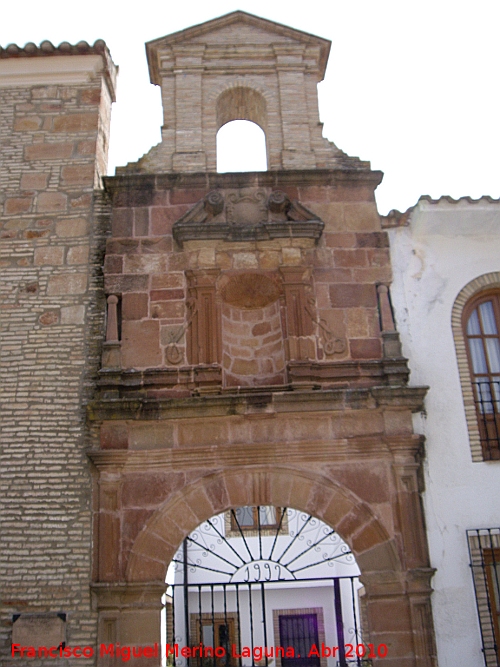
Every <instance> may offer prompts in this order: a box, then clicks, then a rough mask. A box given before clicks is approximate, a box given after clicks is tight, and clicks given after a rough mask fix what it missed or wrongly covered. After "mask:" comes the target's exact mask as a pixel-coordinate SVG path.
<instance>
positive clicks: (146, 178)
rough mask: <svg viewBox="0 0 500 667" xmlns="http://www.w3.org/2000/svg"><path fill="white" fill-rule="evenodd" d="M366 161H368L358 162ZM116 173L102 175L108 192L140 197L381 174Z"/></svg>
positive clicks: (326, 182) (331, 182)
mask: <svg viewBox="0 0 500 667" xmlns="http://www.w3.org/2000/svg"><path fill="white" fill-rule="evenodd" d="M360 164H362V165H363V164H364V165H366V164H368V163H360ZM117 172H118V173H117V175H116V176H105V177H104V179H103V180H104V187H105V189H106V191H107V192H108V193H109V194H110V195H111V196H113V195H115V194H117V193H119V192H124V191H125V192H131V199H133V194H134V191H135V190H137V191H141V192H142V193H143V197H144V196H145V194H146V193H147V192H148V191H151V192H154V191H155V190H156V191H159V190H170V189H173V188H183V189H186V190H189V189H198V190H199V189H206V191H207V192H209V191H210V190H215V189H218V188H249V187H250V188H251V187H270V188H280V187H284V186H291V185H295V186H300V187H308V186H315V185H316V186H335V185H337V186H362V185H365V186H371V187H373V188H374V189H375V188H376V187H377V186H378V185H380V183H381V182H382V178H383V173H382V172H381V171H371V170H370V169H367V168H366V167H365V168H363V169H349V168H341V169H296V170H295V169H288V170H284V169H281V170H279V171H278V170H276V171H261V172H242V173H235V174H231V173H226V174H218V173H216V172H198V173H191V174H190V173H171V174H138V173H130V174H129V173H126V172H121V171H120V169H118V170H117Z"/></svg>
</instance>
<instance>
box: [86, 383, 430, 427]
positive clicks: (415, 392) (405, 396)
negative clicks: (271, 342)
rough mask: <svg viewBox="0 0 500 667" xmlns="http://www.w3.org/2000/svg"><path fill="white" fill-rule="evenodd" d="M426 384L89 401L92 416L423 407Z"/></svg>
mask: <svg viewBox="0 0 500 667" xmlns="http://www.w3.org/2000/svg"><path fill="white" fill-rule="evenodd" d="M426 393H427V387H407V386H406V387H405V386H392V387H391V386H385V387H369V388H339V389H327V390H325V389H323V390H311V391H300V390H297V391H274V392H270V391H268V392H266V390H265V389H264V388H263V389H262V390H261V391H260V392H259V393H255V394H234V393H231V394H225V395H224V394H216V395H213V394H212V395H205V396H192V397H186V398H167V399H165V398H163V399H162V398H101V399H97V400H94V401H92V402H91V403H90V404H89V405H88V417H89V419H90V420H91V421H94V420H115V419H118V420H123V419H131V420H158V419H185V418H189V419H196V418H201V419H203V418H206V417H208V416H210V417H223V416H228V415H248V414H256V413H257V414H262V413H291V412H294V413H298V414H300V413H303V412H323V411H338V410H346V409H351V410H352V409H375V408H377V407H391V408H398V409H401V408H405V409H409V410H411V411H412V412H418V411H420V410H422V409H423V400H424V397H425V394H426Z"/></svg>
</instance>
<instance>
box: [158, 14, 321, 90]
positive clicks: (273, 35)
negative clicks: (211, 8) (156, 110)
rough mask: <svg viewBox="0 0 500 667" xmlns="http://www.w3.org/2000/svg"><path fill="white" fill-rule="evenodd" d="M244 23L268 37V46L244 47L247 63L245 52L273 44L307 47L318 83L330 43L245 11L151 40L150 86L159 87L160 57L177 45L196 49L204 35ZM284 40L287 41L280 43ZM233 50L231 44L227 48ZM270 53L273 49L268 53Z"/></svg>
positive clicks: (249, 45)
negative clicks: (312, 59) (312, 57)
mask: <svg viewBox="0 0 500 667" xmlns="http://www.w3.org/2000/svg"><path fill="white" fill-rule="evenodd" d="M236 23H240V24H247V25H250V26H253V27H255V28H257V29H258V30H259V31H264V32H267V33H268V34H269V42H268V45H263V44H255V45H254V44H244V45H243V46H244V47H246V51H247V52H246V54H245V60H248V50H249V49H254V48H256V49H260V50H262V47H263V46H268V49H269V47H271V45H273V44H274V43H276V42H277V44H278V48H279V47H281V48H282V49H283V48H285V49H286V48H288V49H290V48H294V47H295V48H297V47H299V48H300V47H302V48H304V47H306V49H307V50H309V51H310V50H311V49H312V50H313V51H316V53H315V54H314V56H315V58H314V59H315V61H316V68H317V70H318V73H319V77H318V80H321V79H322V78H323V77H324V74H325V69H326V63H327V61H328V56H329V53H330V47H331V42H330V41H329V40H328V39H324V38H322V37H317V36H316V35H311V34H309V33H306V32H303V31H301V30H296V29H294V28H290V27H289V26H286V25H282V24H281V23H276V22H274V21H269V20H267V19H263V18H260V17H259V16H254V15H253V14H249V13H248V12H243V11H240V10H238V11H235V12H231V13H229V14H225V15H224V16H220V17H219V18H216V19H213V20H212V21H206V22H205V23H201V24H199V25H195V26H192V27H190V28H187V29H186V30H180V31H178V32H175V33H172V34H171V35H167V36H166V37H160V38H159V39H155V40H152V41H151V42H147V44H146V53H147V58H148V63H149V74H150V78H151V83H155V84H157V85H159V84H160V80H161V74H160V72H161V70H162V69H163V67H162V65H163V63H162V62H161V61H162V58H163V57H164V56H165V54H166V53H168V52H169V51H170V50H172V48H173V47H175V48H178V47H179V46H181V45H183V44H185V45H186V46H189V47H194V48H196V47H199V46H201V45H203V42H200V38H202V37H203V36H204V35H208V34H209V33H212V32H217V31H220V30H221V29H223V28H225V27H227V26H231V25H233V24H236ZM283 39H285V40H286V41H284V42H283V41H280V40H283ZM224 46H225V45H224V44H220V45H212V44H210V45H209V48H210V47H212V48H218V49H219V50H220V49H221V47H222V48H223V47H224ZM230 46H231V48H232V45H230ZM271 52H272V50H271Z"/></svg>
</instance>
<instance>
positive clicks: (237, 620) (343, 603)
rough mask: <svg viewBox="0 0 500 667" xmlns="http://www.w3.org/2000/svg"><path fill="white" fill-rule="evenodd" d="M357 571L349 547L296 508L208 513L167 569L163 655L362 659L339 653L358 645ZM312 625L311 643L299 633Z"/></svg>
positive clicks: (309, 665)
mask: <svg viewBox="0 0 500 667" xmlns="http://www.w3.org/2000/svg"><path fill="white" fill-rule="evenodd" d="M358 575H359V570H358V569H357V565H356V562H355V559H354V556H353V554H352V552H351V550H350V549H349V547H348V545H347V544H346V543H345V542H344V541H343V540H342V539H341V538H340V536H339V535H338V534H337V533H336V532H335V530H333V529H332V528H331V527H329V526H327V525H326V524H325V523H323V522H322V521H320V520H319V519H316V518H314V517H312V516H310V515H308V514H306V513H304V512H300V511H298V510H295V509H290V508H275V507H270V506H260V507H259V506H258V507H243V508H236V509H233V510H231V511H230V512H226V513H225V514H220V515H217V516H214V517H212V518H210V519H208V520H207V521H205V522H203V523H202V524H201V525H200V526H198V528H197V529H196V530H195V531H193V532H192V533H191V534H190V535H189V536H188V537H187V538H186V539H185V541H184V542H183V545H182V546H181V548H180V549H179V550H178V551H177V553H176V554H175V556H174V558H173V560H172V564H171V567H170V568H169V575H168V576H167V581H168V583H169V589H168V590H169V592H170V593H171V597H172V604H171V608H170V617H169V619H170V620H169V622H168V623H167V639H166V643H167V652H168V653H169V661H170V663H171V664H173V665H175V666H176V667H181V665H186V664H187V665H189V667H254V666H255V667H264V666H266V667H268V666H270V667H334V666H335V667H336V666H337V665H338V666H339V667H346V666H347V665H350V664H355V665H366V664H369V663H368V662H367V661H366V660H363V658H362V657H355V658H354V659H353V660H350V659H348V658H347V657H346V652H345V646H346V645H349V644H352V645H354V646H355V645H359V644H360V643H361V641H362V640H361V627H360V620H359V619H360V614H359V602H358V590H359V588H360V584H359V580H358ZM292 616H294V617H295V621H292V620H290V619H292ZM299 619H303V620H302V621H300V620H299ZM304 619H307V620H304ZM314 619H315V620H314ZM315 623H316V626H317V627H318V632H319V634H318V637H317V642H315V641H312V638H314V637H315V635H314V633H313V634H311V633H310V632H309V631H308V633H305V631H304V632H303V630H304V628H309V629H311V628H312V627H313V626H314V624H315ZM318 624H319V625H318ZM316 626H314V627H316ZM306 634H307V636H306ZM325 642H326V644H325ZM283 644H285V645H283ZM309 644H311V646H310V648H309V649H308V650H307V654H306V655H302V653H304V650H305V649H304V647H305V646H306V645H309ZM324 645H328V647H329V649H330V654H331V656H332V657H330V658H328V659H327V658H326V657H325V656H324V655H322V646H324ZM300 646H302V647H303V648H302V649H301V651H302V652H299V649H298V647H300ZM186 647H187V648H186ZM332 648H334V649H335V651H334V652H333V654H332ZM316 652H317V655H316ZM292 653H293V655H292Z"/></svg>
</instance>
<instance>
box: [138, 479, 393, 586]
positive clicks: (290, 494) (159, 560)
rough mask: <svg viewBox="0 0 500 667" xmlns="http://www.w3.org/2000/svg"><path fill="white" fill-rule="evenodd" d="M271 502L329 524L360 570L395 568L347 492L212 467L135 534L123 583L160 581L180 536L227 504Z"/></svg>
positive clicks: (377, 530) (389, 546)
mask: <svg viewBox="0 0 500 667" xmlns="http://www.w3.org/2000/svg"><path fill="white" fill-rule="evenodd" d="M259 504H260V505H265V504H272V505H276V506H280V507H285V506H289V507H293V508H295V509H298V510H301V511H304V512H308V513H309V514H312V515H313V516H315V517H317V518H318V519H321V520H322V521H324V522H325V523H327V524H329V525H330V526H332V527H334V528H335V529H336V530H337V531H338V533H339V535H340V536H341V537H342V538H343V539H344V540H345V541H346V542H347V544H349V546H350V547H351V549H352V551H353V553H354V555H355V557H356V560H357V562H358V565H359V567H360V569H361V571H362V573H364V572H376V571H381V572H382V571H392V572H393V571H395V570H400V569H401V564H400V562H399V559H398V556H397V552H396V549H395V546H394V543H393V541H392V540H391V539H390V538H389V535H388V534H387V531H386V530H385V528H384V527H383V526H382V524H381V522H380V521H379V520H378V518H377V517H376V516H375V514H374V513H373V511H372V510H371V509H370V508H369V507H368V506H367V505H366V504H365V503H363V502H362V501H361V500H360V499H359V498H358V497H357V496H356V495H355V494H354V493H352V492H351V491H350V490H348V489H346V488H344V487H342V486H340V485H339V484H337V483H335V482H332V481H331V480H329V479H327V478H325V477H323V476H321V475H314V474H308V473H305V472H303V471H296V470H291V469H289V468H286V467H283V468H276V469H274V470H273V471H269V470H266V469H260V468H259V469H251V470H249V469H244V470H231V471H218V472H216V473H212V474H209V475H207V476H205V477H202V478H201V479H198V480H197V481H196V482H194V483H193V484H190V485H188V486H186V487H184V488H183V489H181V490H180V491H178V492H177V493H176V494H175V495H174V496H172V497H171V498H169V499H168V500H167V501H165V503H164V504H163V505H161V506H160V507H159V508H158V510H157V511H156V512H155V513H154V515H153V516H152V517H151V518H150V520H149V521H148V522H147V523H146V525H145V526H144V528H143V530H142V531H141V533H140V534H139V535H138V537H137V538H136V540H135V542H134V544H133V547H132V550H131V552H130V557H129V561H128V567H127V572H126V580H127V581H129V582H147V581H160V580H164V578H165V576H166V571H167V568H168V565H169V563H170V561H171V559H172V558H173V556H174V554H175V552H176V550H177V549H178V547H179V544H180V543H181V542H182V540H183V539H184V537H186V535H188V534H189V533H190V532H191V531H193V530H194V529H195V528H196V527H197V526H198V525H199V524H200V523H202V522H203V521H205V520H206V519H208V518H210V517H211V516H213V515H215V514H218V513H220V512H224V511H225V510H228V509H230V508H231V507H238V506H242V505H259Z"/></svg>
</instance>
